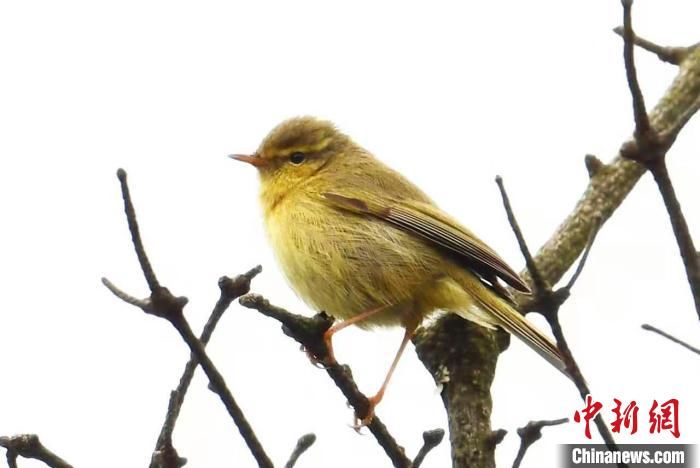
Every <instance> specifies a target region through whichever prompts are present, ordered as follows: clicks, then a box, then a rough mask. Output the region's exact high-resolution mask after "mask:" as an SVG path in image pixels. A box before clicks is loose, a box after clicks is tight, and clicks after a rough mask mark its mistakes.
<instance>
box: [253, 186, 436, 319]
mask: <svg viewBox="0 0 700 468" xmlns="http://www.w3.org/2000/svg"><path fill="white" fill-rule="evenodd" d="M263 205H264V206H265V203H263ZM265 224H266V228H267V233H268V236H269V240H270V244H271V245H272V248H273V250H274V253H275V256H276V257H277V260H278V262H279V264H280V267H281V269H282V271H283V272H284V274H285V276H286V277H287V280H288V281H289V283H290V284H291V286H292V288H293V289H294V290H295V291H296V292H297V294H298V295H299V296H300V297H301V298H302V299H303V300H304V301H305V302H306V303H307V304H309V305H310V306H311V307H312V308H314V309H315V310H317V311H325V312H327V313H329V314H330V315H333V316H334V317H338V318H341V319H346V318H349V317H352V316H354V315H357V314H359V313H361V312H364V311H365V310H369V309H371V308H375V307H379V306H385V305H388V304H391V305H394V307H392V309H391V310H388V311H387V313H383V314H380V315H379V316H377V317H376V318H375V319H374V320H372V321H371V322H370V323H368V324H365V325H367V326H369V325H394V324H399V323H401V322H402V321H403V320H405V318H406V317H405V314H414V313H419V312H421V313H422V312H424V311H414V310H412V309H413V308H414V299H415V295H416V291H418V290H419V289H420V287H422V286H424V285H425V283H426V282H429V281H431V280H433V279H434V278H435V277H437V276H439V275H440V274H441V273H440V271H441V268H440V265H441V263H442V261H441V259H440V258H439V256H438V255H434V254H433V255H431V252H433V250H432V249H426V248H425V247H424V246H423V247H422V248H421V246H419V245H417V244H418V243H420V242H421V241H419V240H417V239H415V238H413V237H411V236H409V235H407V234H405V233H404V232H402V231H399V230H396V229H394V228H392V227H390V226H388V225H386V223H384V222H382V221H381V220H374V219H368V218H366V217H359V216H357V215H354V214H351V213H346V212H342V211H340V210H338V209H336V208H334V207H332V206H330V205H328V204H327V203H326V202H324V200H323V199H322V197H320V196H319V195H314V194H313V193H308V192H304V191H301V190H299V191H295V192H291V193H289V194H287V196H285V197H284V199H283V200H282V201H280V202H277V203H276V204H275V206H274V208H272V209H268V210H266V213H265ZM397 312H398V313H397Z"/></svg>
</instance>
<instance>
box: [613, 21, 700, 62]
mask: <svg viewBox="0 0 700 468" xmlns="http://www.w3.org/2000/svg"><path fill="white" fill-rule="evenodd" d="M613 32H614V33H615V34H617V35H618V36H620V37H624V28H623V27H622V26H617V27H615V28H614V29H613ZM632 42H634V45H636V46H639V47H641V48H642V49H644V50H646V51H648V52H651V53H653V54H656V56H657V57H659V60H662V61H664V62H668V63H670V64H672V65H680V64H681V62H683V60H684V59H685V57H687V56H688V54H689V53H690V51H691V50H692V48H693V47H697V44H696V45H694V46H690V47H665V46H661V45H658V44H655V43H653V42H651V41H649V40H647V39H644V38H643V37H639V36H637V35H636V34H633V35H632Z"/></svg>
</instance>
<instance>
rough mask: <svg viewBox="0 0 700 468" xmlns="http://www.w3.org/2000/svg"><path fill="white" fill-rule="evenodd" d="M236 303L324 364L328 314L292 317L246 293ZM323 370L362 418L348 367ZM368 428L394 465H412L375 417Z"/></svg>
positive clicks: (364, 404) (361, 399) (363, 404)
mask: <svg viewBox="0 0 700 468" xmlns="http://www.w3.org/2000/svg"><path fill="white" fill-rule="evenodd" d="M238 302H239V303H240V304H241V305H242V306H243V307H247V308H249V309H255V310H257V311H258V312H260V313H262V314H263V315H266V316H268V317H270V318H274V319H275V320H277V321H279V322H280V323H282V331H283V332H284V333H285V334H286V335H287V336H290V337H291V338H294V339H295V340H296V341H297V342H299V343H300V344H301V345H302V346H303V347H304V349H306V351H307V352H308V353H310V354H311V355H313V356H314V357H315V358H316V359H317V360H319V361H321V362H327V360H326V359H325V358H326V356H328V348H327V347H326V343H325V341H324V339H323V334H324V333H325V331H326V330H328V329H329V328H330V327H331V325H333V319H332V318H330V317H329V316H328V315H326V314H325V313H323V312H322V313H320V314H317V315H315V316H314V317H311V318H309V317H304V316H303V315H297V314H292V313H291V312H288V311H286V310H285V309H283V308H281V307H277V306H273V305H271V304H270V302H269V301H268V300H267V299H265V298H264V297H262V296H260V295H258V294H246V295H245V296H243V297H241V298H240V299H239V300H238ZM325 370H326V373H327V374H328V376H329V377H330V378H331V379H332V380H333V382H334V383H335V385H336V386H337V387H338V388H339V389H340V391H341V392H343V395H344V396H345V398H347V400H348V403H349V404H350V406H352V408H353V409H354V410H355V415H356V416H357V417H358V418H359V419H364V418H365V417H366V416H367V413H368V411H369V400H368V399H367V397H366V396H365V395H364V394H363V393H362V392H361V391H360V389H359V388H358V387H357V384H356V383H355V380H354V379H353V377H352V372H351V371H350V368H349V367H348V366H346V365H341V364H338V363H335V364H331V365H328V366H326V367H325ZM367 428H368V429H369V431H370V432H371V433H372V435H373V436H374V438H375V439H376V440H377V442H378V443H379V445H380V446H381V447H382V448H383V449H384V452H385V453H386V455H387V456H388V457H389V459H390V460H391V462H392V463H393V464H394V466H396V467H410V466H411V460H409V459H408V458H407V457H406V453H405V451H404V449H403V447H401V446H400V445H399V444H398V443H397V442H396V440H395V439H394V437H393V436H392V435H391V434H390V433H389V431H388V429H387V428H386V426H385V425H384V423H383V422H382V421H381V419H379V417H378V416H377V415H375V416H374V417H373V418H372V421H371V422H370V423H369V424H368V425H367Z"/></svg>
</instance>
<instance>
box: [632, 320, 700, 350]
mask: <svg viewBox="0 0 700 468" xmlns="http://www.w3.org/2000/svg"><path fill="white" fill-rule="evenodd" d="M642 329H644V330H647V331H650V332H654V333H657V334H659V335H661V336H663V337H664V338H666V339H668V340H671V341H673V342H674V343H678V344H679V345H681V346H683V347H684V348H686V349H689V350H690V351H692V352H694V353H695V354H700V349H698V348H696V347H695V346H692V345H689V344H688V343H686V342H685V341H683V340H680V339H678V338H676V337H675V336H673V335H670V334H668V333H666V332H665V331H663V330H660V329H658V328H656V327H654V326H652V325H649V324H647V323H645V324H643V325H642Z"/></svg>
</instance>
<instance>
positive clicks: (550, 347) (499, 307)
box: [458, 276, 571, 379]
mask: <svg viewBox="0 0 700 468" xmlns="http://www.w3.org/2000/svg"><path fill="white" fill-rule="evenodd" d="M459 284H460V286H461V288H463V289H462V290H463V291H464V292H465V293H467V294H468V295H469V296H470V297H471V300H472V301H473V302H472V305H473V306H476V308H479V309H481V313H480V314H478V315H479V316H480V317H479V319H480V320H477V323H479V322H480V321H483V320H484V319H485V320H487V321H488V322H489V323H490V324H493V325H497V326H500V327H502V328H503V329H505V330H506V331H507V332H509V333H511V334H512V335H515V336H516V337H518V338H519V339H520V340H522V341H523V342H524V343H525V344H526V345H528V346H529V347H530V348H532V349H533V350H534V351H535V352H537V354H539V355H540V356H542V357H543V358H544V359H545V360H547V362H549V363H550V364H552V365H553V366H554V367H556V368H557V370H559V371H560V372H561V373H562V374H564V375H566V376H567V377H568V378H570V379H571V375H569V373H568V372H567V370H566V365H565V364H564V360H563V358H562V356H561V353H560V352H559V349H558V348H557V346H556V345H555V344H554V343H553V342H552V340H550V339H549V338H548V337H547V336H546V335H545V334H543V333H542V332H541V331H540V330H538V329H537V328H536V327H535V326H534V325H533V324H532V323H530V322H529V321H528V320H527V319H526V318H525V317H523V316H522V315H521V314H520V313H519V312H518V311H517V310H515V309H514V308H513V306H511V305H510V304H509V303H507V302H506V301H505V300H503V299H501V298H500V297H498V296H497V295H496V294H495V293H494V292H493V291H491V290H490V289H488V288H487V287H486V286H484V284H483V283H481V282H480V281H478V280H477V279H476V278H474V277H471V276H466V277H465V276H462V277H461V278H460V281H459ZM472 309H473V307H472ZM460 312H461V313H460ZM460 312H458V313H459V315H461V316H463V317H464V318H466V319H468V320H474V318H473V317H472V316H473V315H474V314H473V313H465V312H468V311H460Z"/></svg>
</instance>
